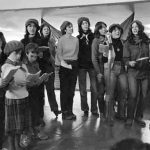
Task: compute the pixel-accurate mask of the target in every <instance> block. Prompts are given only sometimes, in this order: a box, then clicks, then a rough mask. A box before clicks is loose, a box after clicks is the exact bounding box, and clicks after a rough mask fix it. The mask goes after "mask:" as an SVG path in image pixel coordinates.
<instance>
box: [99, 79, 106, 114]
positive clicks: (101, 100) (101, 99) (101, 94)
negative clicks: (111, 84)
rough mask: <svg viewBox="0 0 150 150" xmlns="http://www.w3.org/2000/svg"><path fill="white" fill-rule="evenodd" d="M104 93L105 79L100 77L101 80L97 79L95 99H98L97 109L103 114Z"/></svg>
mask: <svg viewBox="0 0 150 150" xmlns="http://www.w3.org/2000/svg"><path fill="white" fill-rule="evenodd" d="M104 94H105V80H104V78H102V80H101V82H99V81H97V99H98V106H99V111H100V113H102V114H103V115H105V101H104Z"/></svg>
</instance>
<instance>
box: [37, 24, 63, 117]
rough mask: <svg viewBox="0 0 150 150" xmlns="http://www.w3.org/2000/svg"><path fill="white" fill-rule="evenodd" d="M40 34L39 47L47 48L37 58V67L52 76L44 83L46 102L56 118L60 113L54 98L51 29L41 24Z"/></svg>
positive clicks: (53, 49)
mask: <svg viewBox="0 0 150 150" xmlns="http://www.w3.org/2000/svg"><path fill="white" fill-rule="evenodd" d="M40 33H41V46H47V48H45V49H44V51H43V57H42V58H39V61H40V63H39V65H40V68H41V69H42V72H43V73H45V72H46V73H52V75H50V76H49V78H48V80H47V81H46V82H45V86H46V90H47V95H48V101H49V104H50V107H51V111H53V112H54V114H55V115H56V117H57V116H58V114H60V113H61V111H59V110H58V104H57V101H56V96H55V91H54V90H55V88H54V81H55V69H54V66H55V58H54V57H53V55H52V53H55V45H54V43H53V41H52V40H51V39H50V37H51V29H50V26H49V25H48V24H47V23H43V24H42V25H41V28H40Z"/></svg>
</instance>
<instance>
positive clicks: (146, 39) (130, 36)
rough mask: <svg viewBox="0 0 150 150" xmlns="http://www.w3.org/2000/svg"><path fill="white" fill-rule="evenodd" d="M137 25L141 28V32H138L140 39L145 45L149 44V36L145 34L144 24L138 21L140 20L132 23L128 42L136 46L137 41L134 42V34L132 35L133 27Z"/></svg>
mask: <svg viewBox="0 0 150 150" xmlns="http://www.w3.org/2000/svg"><path fill="white" fill-rule="evenodd" d="M134 23H136V24H137V26H138V28H139V32H138V36H139V39H141V40H142V42H144V43H148V42H149V38H148V36H147V35H146V33H145V32H144V26H143V24H142V22H140V21H138V20H135V21H133V22H132V23H131V25H130V28H129V32H128V37H127V40H128V41H129V42H130V43H132V44H134V43H135V41H134V34H133V33H132V25H133V24H134Z"/></svg>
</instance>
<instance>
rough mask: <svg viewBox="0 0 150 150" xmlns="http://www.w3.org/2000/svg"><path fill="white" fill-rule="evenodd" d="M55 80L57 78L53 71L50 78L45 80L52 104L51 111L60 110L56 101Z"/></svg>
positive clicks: (49, 100)
mask: <svg viewBox="0 0 150 150" xmlns="http://www.w3.org/2000/svg"><path fill="white" fill-rule="evenodd" d="M54 80H55V74H54V73H53V74H52V75H51V76H50V77H49V78H48V81H47V82H45V87H46V91H47V96H48V102H49V104H50V108H51V111H58V104H57V101H56V95H55V88H54Z"/></svg>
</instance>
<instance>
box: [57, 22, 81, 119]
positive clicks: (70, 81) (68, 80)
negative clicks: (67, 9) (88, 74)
mask: <svg viewBox="0 0 150 150" xmlns="http://www.w3.org/2000/svg"><path fill="white" fill-rule="evenodd" d="M60 29H61V32H62V37H61V38H60V39H59V42H58V47H57V51H56V59H55V64H56V65H57V66H60V70H59V77H60V101H61V111H62V119H67V120H73V119H76V115H75V114H73V97H74V92H75V86H76V81H77V73H78V67H77V66H78V64H77V59H78V51H79V42H78V39H77V38H75V37H73V36H72V33H73V25H72V23H71V22H69V21H64V22H63V23H62V25H61V27H60Z"/></svg>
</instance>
